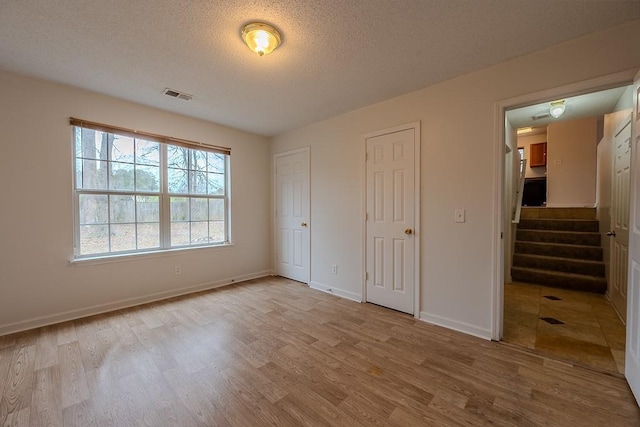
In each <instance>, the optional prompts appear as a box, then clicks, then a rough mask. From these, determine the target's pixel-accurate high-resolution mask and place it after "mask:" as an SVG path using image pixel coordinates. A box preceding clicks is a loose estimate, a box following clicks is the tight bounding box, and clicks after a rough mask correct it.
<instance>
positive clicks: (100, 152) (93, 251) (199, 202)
mask: <svg viewBox="0 0 640 427" xmlns="http://www.w3.org/2000/svg"><path fill="white" fill-rule="evenodd" d="M74 146H75V161H74V163H73V166H74V169H75V172H74V179H75V188H76V190H75V197H76V205H77V212H76V218H77V219H76V233H77V238H76V242H77V245H78V249H77V256H87V255H92V256H99V255H108V254H111V253H129V252H137V251H148V250H159V249H170V248H174V247H188V246H206V245H214V244H220V243H226V242H228V241H229V239H228V237H227V236H228V234H227V233H228V226H227V215H228V211H227V208H228V203H227V197H228V196H227V193H226V180H227V177H226V171H227V162H228V159H227V155H225V154H220V153H211V152H206V151H201V150H196V149H190V148H185V147H181V146H172V145H167V144H160V143H157V142H150V141H145V140H142V139H137V138H135V137H129V136H121V135H117V134H111V133H107V132H103V131H96V130H88V129H82V128H79V127H76V128H75V130H74ZM163 211H165V212H166V213H165V214H163ZM163 224H164V225H163Z"/></svg>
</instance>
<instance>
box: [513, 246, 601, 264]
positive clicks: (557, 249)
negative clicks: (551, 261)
mask: <svg viewBox="0 0 640 427" xmlns="http://www.w3.org/2000/svg"><path fill="white" fill-rule="evenodd" d="M515 243H516V248H515V253H519V254H533V255H548V256H558V257H561V258H574V259H576V258H580V259H590V260H594V261H600V260H602V248H601V247H600V246H588V245H573V244H570V243H549V242H524V241H516V242H515Z"/></svg>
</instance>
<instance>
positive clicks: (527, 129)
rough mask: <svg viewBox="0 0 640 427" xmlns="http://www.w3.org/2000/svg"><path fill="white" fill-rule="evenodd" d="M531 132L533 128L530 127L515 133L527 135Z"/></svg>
mask: <svg viewBox="0 0 640 427" xmlns="http://www.w3.org/2000/svg"><path fill="white" fill-rule="evenodd" d="M532 131H533V128H532V127H528V128H520V129H518V130H517V131H516V133H517V134H518V135H522V134H523V133H529V132H532Z"/></svg>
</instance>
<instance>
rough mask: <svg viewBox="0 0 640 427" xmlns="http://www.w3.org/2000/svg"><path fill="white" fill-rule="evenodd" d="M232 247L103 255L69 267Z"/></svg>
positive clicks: (225, 244) (77, 261) (231, 244)
mask: <svg viewBox="0 0 640 427" xmlns="http://www.w3.org/2000/svg"><path fill="white" fill-rule="evenodd" d="M232 246H234V244H233V243H224V244H221V245H214V246H196V247H186V248H174V249H161V250H157V251H149V252H139V253H126V254H115V255H102V256H96V257H91V256H88V257H83V258H74V259H71V260H69V265H71V266H74V267H84V266H90V265H98V264H110V263H115V262H129V261H139V260H144V259H152V258H163V257H169V256H176V255H184V254H186V253H193V252H206V251H217V250H221V249H224V248H229V247H232Z"/></svg>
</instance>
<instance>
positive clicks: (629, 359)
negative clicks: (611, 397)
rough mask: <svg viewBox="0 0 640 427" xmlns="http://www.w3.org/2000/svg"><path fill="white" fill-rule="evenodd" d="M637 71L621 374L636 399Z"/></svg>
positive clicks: (639, 289) (639, 300)
mask: <svg viewBox="0 0 640 427" xmlns="http://www.w3.org/2000/svg"><path fill="white" fill-rule="evenodd" d="M639 93H640V73H638V74H636V78H635V82H634V95H633V113H632V114H633V116H632V118H631V122H632V129H631V135H632V136H631V197H630V200H629V201H630V205H631V215H630V221H629V273H628V274H629V276H628V277H629V282H628V294H627V342H626V357H625V368H624V371H625V377H626V378H627V381H628V382H629V386H630V387H631V390H632V391H633V394H634V395H635V397H636V401H638V402H640V194H639V193H640V108H639V107H640V99H639V97H638V94H639Z"/></svg>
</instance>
